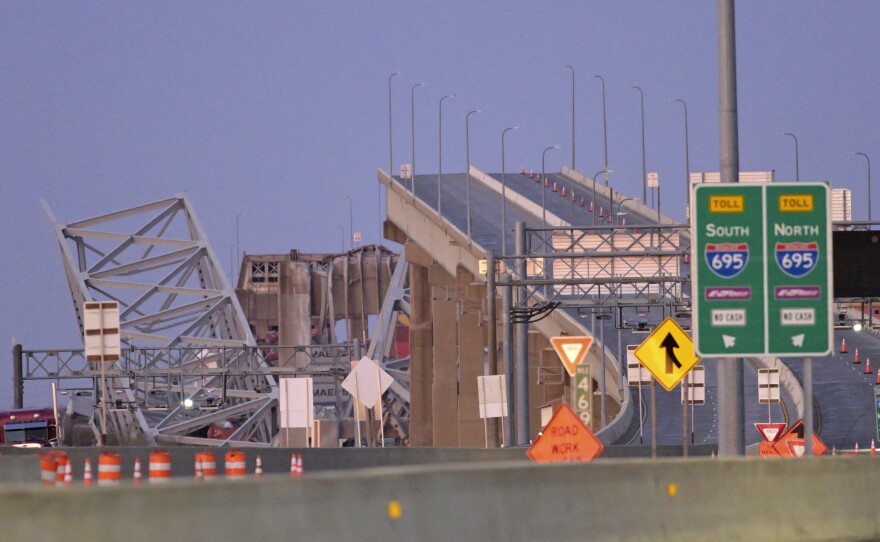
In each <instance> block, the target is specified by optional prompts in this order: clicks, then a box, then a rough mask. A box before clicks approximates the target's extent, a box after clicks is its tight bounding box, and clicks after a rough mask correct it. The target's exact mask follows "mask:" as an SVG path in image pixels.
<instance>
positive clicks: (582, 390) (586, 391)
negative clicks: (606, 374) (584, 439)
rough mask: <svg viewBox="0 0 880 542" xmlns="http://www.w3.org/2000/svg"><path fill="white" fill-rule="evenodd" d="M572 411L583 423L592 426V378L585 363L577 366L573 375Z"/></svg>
mask: <svg viewBox="0 0 880 542" xmlns="http://www.w3.org/2000/svg"><path fill="white" fill-rule="evenodd" d="M573 380H574V382H573V384H574V386H573V389H574V390H573V395H574V411H575V413H576V414H577V416H578V418H580V420H581V421H582V422H584V425H586V426H587V427H589V428H591V429H592V427H593V378H592V377H591V376H590V366H589V365H587V364H586V363H583V364H581V365H578V366H577V369H576V370H575V375H574V379H573Z"/></svg>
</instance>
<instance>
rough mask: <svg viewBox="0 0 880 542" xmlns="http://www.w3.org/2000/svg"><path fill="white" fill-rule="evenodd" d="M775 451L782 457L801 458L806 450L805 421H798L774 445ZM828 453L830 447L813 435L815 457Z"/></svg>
mask: <svg viewBox="0 0 880 542" xmlns="http://www.w3.org/2000/svg"><path fill="white" fill-rule="evenodd" d="M773 449H774V450H776V451H777V452H779V455H781V456H782V457H800V456H802V455H804V451H805V449H806V446H805V443H804V421H803V420H798V421H797V422H796V423H795V424H794V425H792V426H791V427H790V428H789V430H788V431H786V432H785V434H783V435H782V436H781V437H779V438H778V439H776V442H774V443H773ZM827 451H828V446H826V445H825V443H824V442H822V439H820V438H819V437H818V436H817V435H816V434H815V433H814V434H813V455H822V454H824V453H825V452H827Z"/></svg>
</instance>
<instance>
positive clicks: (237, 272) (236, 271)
mask: <svg viewBox="0 0 880 542" xmlns="http://www.w3.org/2000/svg"><path fill="white" fill-rule="evenodd" d="M239 218H241V213H238V214H237V215H235V263H236V264H237V266H236V269H233V274H234V275H235V276H239V275H241V271H240V270H241V263H239V262H240V261H241V260H240V258H241V248H240V247H239V244H238V219H239ZM233 288H235V286H233Z"/></svg>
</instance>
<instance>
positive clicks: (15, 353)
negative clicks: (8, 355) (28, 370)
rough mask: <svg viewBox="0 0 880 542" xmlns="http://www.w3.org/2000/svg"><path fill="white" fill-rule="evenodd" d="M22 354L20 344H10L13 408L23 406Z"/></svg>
mask: <svg viewBox="0 0 880 542" xmlns="http://www.w3.org/2000/svg"><path fill="white" fill-rule="evenodd" d="M22 358H23V356H22V349H21V345H20V344H14V345H12V393H13V397H12V402H13V405H12V406H13V408H24V378H23V376H22V375H23V370H22V368H23V364H24V362H23V359H22Z"/></svg>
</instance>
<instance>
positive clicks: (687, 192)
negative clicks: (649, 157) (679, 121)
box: [675, 98, 691, 224]
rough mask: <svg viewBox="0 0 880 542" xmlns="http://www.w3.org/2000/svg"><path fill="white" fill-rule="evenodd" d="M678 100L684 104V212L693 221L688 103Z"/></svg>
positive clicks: (687, 220)
mask: <svg viewBox="0 0 880 542" xmlns="http://www.w3.org/2000/svg"><path fill="white" fill-rule="evenodd" d="M675 101H676V102H678V103H680V104H681V105H683V106H684V214H685V217H684V218H685V223H687V224H690V223H691V213H690V210H689V209H688V206H689V205H690V202H691V158H690V139H689V138H688V104H687V103H685V101H684V100H682V99H681V98H676V99H675Z"/></svg>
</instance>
